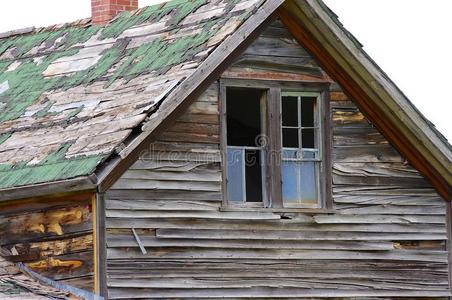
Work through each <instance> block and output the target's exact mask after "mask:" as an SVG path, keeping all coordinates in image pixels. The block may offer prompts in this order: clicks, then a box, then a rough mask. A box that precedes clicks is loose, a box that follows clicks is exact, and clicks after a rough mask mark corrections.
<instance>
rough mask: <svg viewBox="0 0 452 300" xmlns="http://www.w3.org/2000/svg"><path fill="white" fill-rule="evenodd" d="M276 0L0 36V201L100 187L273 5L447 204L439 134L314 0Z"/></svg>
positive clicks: (220, 66)
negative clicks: (28, 192)
mask: <svg viewBox="0 0 452 300" xmlns="http://www.w3.org/2000/svg"><path fill="white" fill-rule="evenodd" d="M283 2H284V1H283V0H248V1H236V0H210V1H209V0H193V1H172V2H168V3H167V4H164V5H158V6H151V7H148V8H145V9H142V10H139V11H137V12H135V13H133V14H131V15H130V14H129V13H124V14H122V15H121V16H119V17H118V18H117V19H115V20H114V21H113V22H112V23H111V24H110V25H108V26H106V27H105V28H101V27H97V26H90V25H88V24H86V22H81V23H77V24H75V25H74V26H68V27H64V28H59V29H56V30H55V29H54V30H38V31H34V32H33V33H30V34H25V35H18V36H11V37H8V38H6V39H3V40H0V105H1V103H3V109H2V111H3V112H1V113H0V154H1V155H0V189H1V191H0V195H2V198H3V199H9V198H20V197H23V196H24V195H26V194H27V190H32V191H33V192H34V193H36V192H37V191H38V189H39V188H42V189H41V190H40V193H43V194H44V193H50V192H55V193H56V192H59V191H68V190H71V189H77V190H80V189H89V188H96V187H98V189H99V190H100V191H105V190H106V189H108V187H109V186H111V184H112V183H113V182H114V181H115V180H116V179H117V178H118V177H119V176H120V174H121V173H122V171H124V170H125V169H126V168H127V167H128V166H129V165H130V164H131V163H132V162H133V161H134V160H135V159H137V158H138V156H139V153H140V151H142V150H143V149H145V147H146V146H147V145H148V144H149V142H151V141H152V139H153V138H154V137H155V136H156V135H157V134H158V133H159V132H161V131H162V130H163V128H164V127H165V125H166V124H167V123H169V122H170V119H171V117H172V116H174V115H175V114H177V113H179V112H181V111H182V110H183V108H184V107H186V106H187V105H188V103H189V102H190V100H192V99H193V98H194V97H195V96H196V95H197V94H199V93H200V92H201V91H202V90H203V88H205V87H206V86H207V85H208V84H210V83H211V82H212V81H213V80H215V79H216V78H217V77H218V76H219V74H221V72H222V70H224V69H225V66H226V65H227V64H228V63H229V62H230V61H231V59H232V58H233V57H234V55H236V54H237V53H239V52H240V51H241V49H242V48H243V47H244V45H246V44H247V43H249V41H250V40H252V39H253V36H255V35H256V34H257V33H258V32H259V30H260V29H261V28H262V27H264V26H265V24H266V22H267V20H268V19H270V16H272V15H274V13H275V12H276V10H277V9H278V8H280V9H279V10H278V14H279V15H280V16H281V19H282V20H283V22H284V23H285V24H286V25H287V27H288V28H289V30H290V31H291V32H292V34H293V35H294V36H295V37H296V38H297V39H298V40H299V41H300V42H301V43H302V44H303V46H305V47H306V48H308V50H310V51H311V52H312V53H313V54H314V56H316V58H317V59H318V60H319V61H320V63H321V64H322V67H324V69H325V70H327V71H328V72H329V73H331V74H330V75H332V76H333V77H334V79H335V80H336V81H338V82H339V83H340V84H341V85H343V88H344V90H345V91H346V92H347V93H349V94H350V95H351V96H353V98H355V99H357V102H358V103H357V104H358V105H359V106H360V108H361V109H362V110H363V111H364V112H365V113H366V114H367V116H368V118H369V119H370V120H371V121H373V122H374V123H376V125H377V126H378V127H379V129H380V130H381V131H382V132H383V134H385V136H386V137H387V138H388V139H389V140H390V141H391V143H393V144H394V145H395V146H396V148H397V149H398V150H399V151H400V152H401V153H402V155H405V156H406V158H407V159H408V160H409V161H410V162H411V163H412V164H413V165H414V166H415V167H416V168H418V169H419V170H420V171H421V173H422V174H424V175H425V176H426V177H427V178H428V179H430V181H431V182H432V183H433V185H434V186H435V187H436V188H437V190H438V192H439V193H440V194H441V195H442V196H443V197H444V198H446V199H450V198H451V193H452V192H451V184H452V175H451V172H450V170H451V158H452V155H451V153H452V152H451V147H450V145H449V144H448V143H447V141H445V139H443V138H442V137H441V135H440V134H439V133H438V132H437V131H436V130H435V129H434V127H433V126H432V125H431V124H430V123H429V122H428V121H427V120H426V119H425V118H424V117H422V115H421V114H420V113H419V112H418V111H417V110H416V109H415V108H414V106H413V105H412V104H411V103H410V102H409V101H408V99H407V98H406V97H405V96H404V95H403V94H402V93H401V92H400V91H399V90H398V89H397V87H396V86H395V85H394V84H393V83H392V82H391V81H390V80H389V78H387V76H386V75H385V74H384V73H383V72H382V71H381V70H380V69H379V68H378V67H377V66H376V65H375V64H374V63H373V62H372V61H371V60H370V58H369V57H368V56H367V55H366V54H365V52H364V51H363V50H362V48H361V45H360V44H359V43H358V42H357V41H356V40H355V39H354V38H353V37H352V36H351V35H350V34H349V33H348V32H347V31H346V30H345V29H344V28H343V27H342V26H341V25H340V23H339V22H338V21H337V19H336V17H335V16H334V14H332V13H331V12H330V11H329V10H328V8H327V7H326V6H324V5H323V3H322V2H321V1H320V0H287V1H285V2H284V4H283ZM281 4H283V5H282V6H281ZM280 6H281V7H280ZM80 24H82V25H80ZM80 26H82V27H80ZM340 51H342V52H340ZM385 122H387V124H386V125H385ZM101 163H102V164H101ZM100 164H101V165H100ZM95 171H96V172H95ZM94 172H95V173H94ZM93 174H95V175H93ZM71 178H73V179H71ZM48 182H50V183H52V186H51V188H50V189H49V187H48V186H47V185H46V184H45V183H48ZM34 184H38V185H34ZM32 185H33V186H32ZM17 187H24V188H23V189H21V190H18V189H16V188H17Z"/></svg>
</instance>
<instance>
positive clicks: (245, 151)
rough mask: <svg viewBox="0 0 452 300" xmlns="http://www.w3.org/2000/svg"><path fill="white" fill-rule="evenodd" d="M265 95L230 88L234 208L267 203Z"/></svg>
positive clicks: (228, 153) (230, 183)
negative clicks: (264, 138)
mask: <svg viewBox="0 0 452 300" xmlns="http://www.w3.org/2000/svg"><path fill="white" fill-rule="evenodd" d="M264 96H265V91H264V90H260V89H252V88H227V89H226V111H227V120H226V123H227V146H226V157H227V174H228V179H227V190H228V193H227V197H228V202H229V203H233V204H246V203H259V204H261V206H262V205H263V203H264V202H265V199H266V191H265V185H264V184H263V182H264V180H265V163H264V162H265V144H264V143H262V139H261V138H262V137H263V136H264V135H265V121H264V120H265V97H264Z"/></svg>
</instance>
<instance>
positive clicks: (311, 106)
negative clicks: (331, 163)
mask: <svg viewBox="0 0 452 300" xmlns="http://www.w3.org/2000/svg"><path fill="white" fill-rule="evenodd" d="M319 96H320V94H313V93H293V92H289V93H283V94H282V97H281V116H282V122H281V129H282V168H281V173H282V197H283V202H284V205H285V206H293V205H295V206H299V205H300V206H302V205H306V206H316V205H317V203H318V199H319V197H318V195H319V191H318V189H319V175H318V174H319V167H320V162H321V160H320V143H319V130H320V126H319V120H320V116H319V114H318V113H319V109H318V100H317V99H318V98H319Z"/></svg>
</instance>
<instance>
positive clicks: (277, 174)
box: [219, 78, 332, 211]
mask: <svg viewBox="0 0 452 300" xmlns="http://www.w3.org/2000/svg"><path fill="white" fill-rule="evenodd" d="M229 87H238V88H255V89H264V90H266V107H265V108H266V109H265V113H266V120H265V122H266V124H267V126H266V127H267V128H266V130H267V131H266V134H267V137H268V143H267V148H266V153H267V154H268V153H270V154H271V153H280V151H281V149H282V133H281V132H280V131H281V126H280V124H281V93H282V92H283V91H284V92H299V93H317V94H318V95H320V96H319V98H318V99H319V101H320V103H319V110H320V111H319V116H320V119H319V122H320V130H319V135H320V137H319V141H320V143H321V145H319V148H320V167H319V176H318V180H319V206H318V207H315V208H313V207H312V206H301V205H300V206H299V207H298V206H297V207H295V206H292V205H291V206H287V207H284V205H283V200H282V175H281V168H280V166H281V156H280V155H266V171H265V178H266V181H265V182H263V185H264V184H265V186H266V194H267V201H263V202H261V203H249V202H248V203H242V204H239V205H238V204H235V203H229V202H228V197H227V178H228V177H227V165H226V162H227V155H226V149H227V124H226V120H227V111H226V89H227V88H229ZM329 89H330V83H329V82H320V83H312V82H300V81H297V82H295V81H273V80H272V81H270V80H255V79H226V78H225V79H220V81H219V108H220V126H221V138H220V148H221V153H222V176H223V180H222V192H223V193H222V194H223V203H222V204H223V205H222V206H223V208H222V209H223V210H228V209H232V210H234V209H250V210H254V209H265V210H275V211H281V210H287V211H290V210H297V209H301V210H303V209H305V210H310V211H321V210H330V209H331V208H332V163H331V155H332V134H331V132H332V130H331V124H332V122H331V110H330V94H329ZM275 124H278V126H276V125H275Z"/></svg>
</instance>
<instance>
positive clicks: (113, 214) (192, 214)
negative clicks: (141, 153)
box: [106, 209, 281, 220]
mask: <svg viewBox="0 0 452 300" xmlns="http://www.w3.org/2000/svg"><path fill="white" fill-rule="evenodd" d="M106 216H107V218H164V219H165V218H168V219H169V218H204V219H223V220H278V219H280V218H281V217H280V216H279V215H277V214H272V213H254V212H218V211H215V212H214V211H189V212H186V211H171V212H166V211H145V210H139V211H137V210H134V211H132V210H112V209H110V210H107V211H106Z"/></svg>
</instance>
